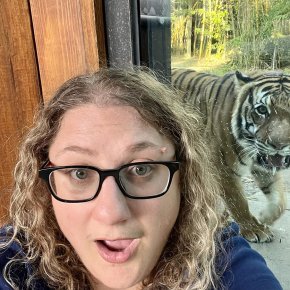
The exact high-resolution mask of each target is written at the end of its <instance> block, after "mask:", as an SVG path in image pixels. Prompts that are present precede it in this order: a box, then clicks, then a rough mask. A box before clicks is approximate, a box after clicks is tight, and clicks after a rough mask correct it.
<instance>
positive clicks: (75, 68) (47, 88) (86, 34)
mask: <svg viewBox="0 0 290 290" xmlns="http://www.w3.org/2000/svg"><path fill="white" fill-rule="evenodd" d="M30 6H31V14H32V21H33V27H34V35H35V42H36V50H37V56H38V64H39V70H40V77H41V84H42V92H43V97H44V99H45V100H47V99H49V98H50V97H51V96H52V95H53V93H54V92H55V90H56V88H58V87H59V86H60V85H61V84H62V83H63V82H64V81H65V80H67V79H69V78H71V77H72V76H74V75H77V74H81V73H86V72H91V71H94V70H96V69H98V68H99V62H100V57H99V53H98V48H97V34H96V22H95V10H94V1H93V0H45V1H39V0H30Z"/></svg>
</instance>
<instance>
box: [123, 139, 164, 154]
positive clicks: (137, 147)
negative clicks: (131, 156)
mask: <svg viewBox="0 0 290 290" xmlns="http://www.w3.org/2000/svg"><path fill="white" fill-rule="evenodd" d="M159 147H160V145H157V144H154V143H152V142H149V141H143V142H138V143H136V144H132V145H130V146H129V147H128V148H127V150H128V151H130V152H132V153H134V152H138V151H142V150H145V149H148V148H149V149H156V148H159Z"/></svg>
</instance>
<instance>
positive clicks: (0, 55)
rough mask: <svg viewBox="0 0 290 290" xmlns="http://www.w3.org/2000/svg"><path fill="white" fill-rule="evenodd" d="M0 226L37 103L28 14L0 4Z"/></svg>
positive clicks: (23, 7)
mask: <svg viewBox="0 0 290 290" xmlns="http://www.w3.org/2000/svg"><path fill="white" fill-rule="evenodd" d="M0 92H1V98H0V160H1V162H0V171H1V174H0V224H1V223H2V222H3V221H4V216H5V215H6V214H7V208H8V198H9V196H10V193H11V186H12V182H13V181H12V180H13V178H12V172H13V168H14V165H15V161H16V156H17V151H18V144H19V140H20V139H21V136H22V135H23V133H24V132H25V129H26V128H27V126H30V125H31V123H32V119H33V115H34V114H35V111H36V108H37V107H38V105H39V103H40V101H41V94H40V87H39V79H38V70H37V64H36V58H35V50H34V41H33V36H32V29H31V21H30V12H29V5H28V2H27V1H25V0H22V1H18V0H1V1H0Z"/></svg>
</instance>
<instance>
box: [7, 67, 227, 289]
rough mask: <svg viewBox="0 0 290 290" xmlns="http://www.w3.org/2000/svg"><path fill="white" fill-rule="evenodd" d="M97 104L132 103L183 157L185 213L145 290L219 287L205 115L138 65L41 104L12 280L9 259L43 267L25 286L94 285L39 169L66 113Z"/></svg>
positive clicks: (17, 218) (26, 162) (22, 170)
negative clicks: (41, 281)
mask: <svg viewBox="0 0 290 290" xmlns="http://www.w3.org/2000/svg"><path fill="white" fill-rule="evenodd" d="M99 102H102V104H106V103H112V102H114V103H118V104H120V105H124V104H125V105H129V106H132V107H134V108H135V109H136V110H137V111H138V112H139V113H140V115H141V116H142V118H143V119H144V120H146V121H147V122H149V123H150V124H151V125H152V126H154V127H155V128H156V129H157V130H158V131H159V132H161V134H164V135H165V136H167V137H168V138H169V139H170V140H172V142H173V143H174V145H175V149H176V157H177V160H179V161H181V162H182V163H181V168H180V186H181V187H180V188H181V205H180V212H179V215H178V218H177V221H176V224H175V225H174V227H173V229H172V232H171V234H170V238H169V240H168V242H167V244H166V247H165V249H164V251H163V253H162V255H161V257H160V259H159V261H158V263H157V264H156V266H155V268H154V269H153V271H152V273H151V274H150V277H148V278H146V280H145V281H143V285H144V289H199V290H201V289H212V288H213V289H216V288H217V287H220V285H219V286H218V283H219V279H218V277H219V273H217V270H216V267H215V266H216V265H215V264H216V257H217V255H218V252H219V250H220V245H219V242H218V239H217V236H218V234H217V233H218V230H219V229H220V227H221V225H222V222H221V218H220V215H219V205H220V187H219V183H218V178H217V176H216V175H215V172H216V171H215V170H214V168H213V165H212V163H211V158H210V152H209V151H208V149H207V148H208V146H206V144H205V143H204V139H203V138H202V121H201V119H200V117H199V114H198V113H197V112H194V111H193V109H192V108H189V107H187V106H186V105H185V104H183V103H182V102H181V97H180V96H179V93H178V92H177V91H176V90H174V89H173V88H170V86H169V85H168V84H167V85H164V84H162V83H161V82H159V81H158V80H157V78H156V76H155V75H154V74H153V73H152V72H150V71H147V72H146V71H144V69H140V68H138V69H137V68H134V69H132V70H131V69H129V70H122V69H102V70H100V71H98V72H96V73H93V74H89V75H83V76H78V77H75V78H73V79H71V80H69V81H67V82H66V83H65V84H63V85H62V86H61V87H60V89H59V90H58V91H57V92H56V94H55V96H54V97H53V98H52V99H51V100H50V101H49V102H48V103H47V104H46V105H45V106H44V107H43V108H42V109H41V110H40V112H39V114H38V116H37V118H36V120H35V124H34V127H33V128H32V129H31V130H30V132H29V133H28V135H27V137H26V138H25V140H24V142H23V145H22V147H21V149H20V154H19V161H18V163H17V166H16V169H15V174H14V177H15V186H14V191H13V193H12V197H11V206H10V220H9V224H11V226H12V228H13V234H12V235H11V238H10V240H9V241H8V243H11V242H12V241H18V242H19V243H21V246H22V247H23V250H24V252H25V254H26V255H25V257H22V258H19V260H17V261H15V260H14V261H13V260H12V261H10V262H9V264H8V265H7V267H6V271H5V277H6V279H7V280H8V281H9V282H10V283H11V285H13V281H12V278H11V277H10V274H9V265H10V266H11V264H12V263H15V262H25V263H31V264H35V265H37V266H36V267H35V271H34V274H33V275H32V276H31V277H30V278H29V280H28V281H27V287H29V285H31V283H32V281H33V279H34V278H35V277H41V278H43V279H45V281H46V282H47V284H48V285H49V286H51V287H52V288H54V289H71V290H76V289H91V287H92V286H91V285H90V274H89V273H88V271H87V270H86V268H85V267H84V265H82V263H81V261H80V259H79V258H78V256H77V255H76V253H75V251H74V249H73V248H72V246H71V245H70V244H69V242H68V241H67V240H66V238H65V237H64V236H63V234H62V232H61V230H60V228H59V226H58V224H57V221H56V218H55V215H54V212H53V208H52V203H51V196H50V193H49V191H48V189H47V187H46V185H45V184H44V181H43V180H40V179H39V177H38V170H39V168H40V167H41V166H42V165H43V164H44V163H45V162H46V160H47V159H48V150H49V147H50V145H51V143H52V142H53V140H54V137H55V136H56V133H57V132H58V130H59V127H60V123H61V121H62V118H63V115H64V114H65V113H66V112H67V111H68V110H70V109H72V108H75V107H77V106H80V105H83V104H90V103H93V104H94V103H99ZM6 246H7V243H6ZM13 287H14V289H17V287H16V285H14V286H13Z"/></svg>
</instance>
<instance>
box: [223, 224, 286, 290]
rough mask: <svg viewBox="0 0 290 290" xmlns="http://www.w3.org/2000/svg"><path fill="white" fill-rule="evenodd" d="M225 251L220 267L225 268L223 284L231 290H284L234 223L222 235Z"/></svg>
mask: <svg viewBox="0 0 290 290" xmlns="http://www.w3.org/2000/svg"><path fill="white" fill-rule="evenodd" d="M222 241H223V247H224V251H223V252H222V254H221V257H220V258H219V259H218V265H219V267H221V265H224V266H225V268H224V269H225V270H224V272H223V274H222V283H223V284H224V285H225V287H226V289H229V290H244V289H247V290H256V289H263V290H282V287H281V285H280V283H279V282H278V280H277V279H276V277H275V276H274V274H273V273H272V271H271V270H270V269H269V268H268V266H267V264H266V261H265V259H264V258H263V257H262V256H261V255H260V254H259V253H258V252H257V251H255V250H253V249H252V248H251V246H250V244H249V243H248V242H247V241H246V240H245V239H244V238H243V237H242V236H240V235H239V227H238V225H237V224H235V223H232V224H230V226H229V227H227V228H225V229H224V231H223V233H222Z"/></svg>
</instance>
